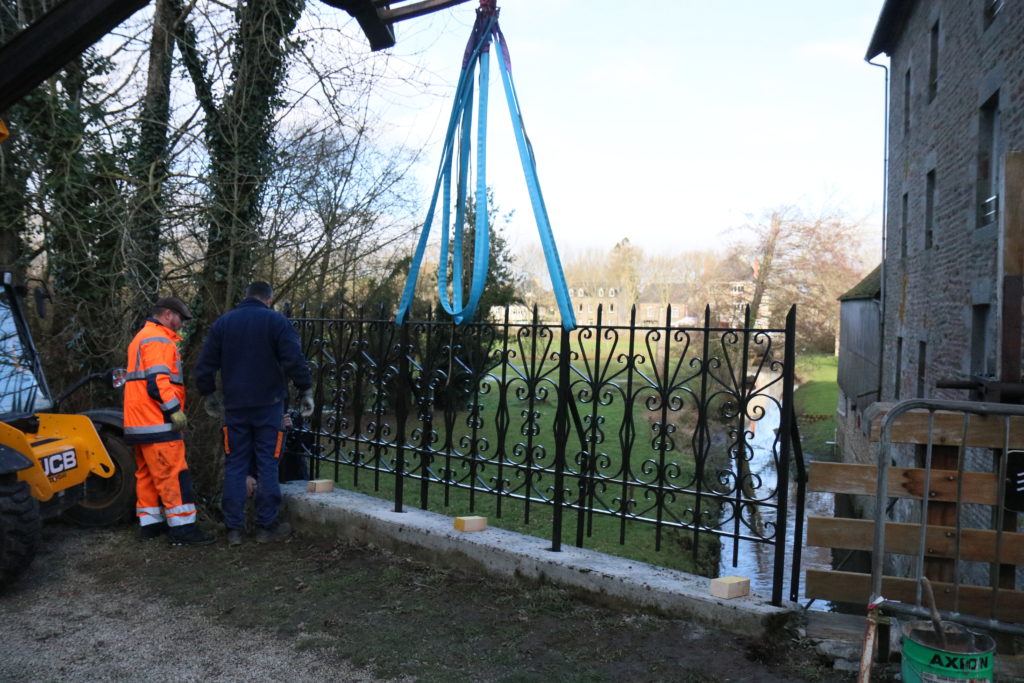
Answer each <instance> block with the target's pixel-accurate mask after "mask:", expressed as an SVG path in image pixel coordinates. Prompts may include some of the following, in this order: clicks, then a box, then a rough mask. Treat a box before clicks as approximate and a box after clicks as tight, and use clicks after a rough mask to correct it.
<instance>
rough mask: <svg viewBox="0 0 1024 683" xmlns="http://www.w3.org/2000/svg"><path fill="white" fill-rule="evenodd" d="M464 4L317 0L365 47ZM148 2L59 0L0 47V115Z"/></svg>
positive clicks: (452, 0) (388, 43) (387, 43)
mask: <svg viewBox="0 0 1024 683" xmlns="http://www.w3.org/2000/svg"><path fill="white" fill-rule="evenodd" d="M467 1H468V0H418V1H414V2H402V1H401V0H399V1H394V0H386V1H384V0H323V2H324V3H325V4H328V5H331V6H332V7H337V8H338V9H343V10H345V11H346V12H348V13H349V14H350V15H352V17H353V18H355V20H356V21H357V22H358V23H359V27H360V28H361V29H362V31H363V33H364V34H365V35H366V38H367V40H368V41H369V43H370V49H372V50H383V49H385V48H389V47H392V46H393V45H394V44H395V32H394V28H393V25H394V24H395V23H396V22H399V21H403V20H405V19H412V18H414V17H420V16H423V15H425V14H430V13H431V12H436V11H438V10H442V9H446V8H448V7H454V6H455V5H460V4H462V3H464V2H467ZM148 4H149V0H64V1H63V2H59V3H57V4H55V5H54V6H53V7H52V8H51V9H50V11H49V12H47V13H46V14H44V15H43V16H41V17H40V18H39V19H37V20H36V21H34V22H33V23H32V24H31V25H29V26H28V27H27V28H25V29H24V30H23V31H21V32H19V33H18V34H16V35H15V36H13V37H12V38H11V39H10V40H8V41H7V42H6V43H5V44H3V45H0V114H2V113H3V112H4V111H6V110H7V109H8V108H9V107H10V106H11V105H12V104H14V103H15V102H18V101H19V100H20V99H21V98H22V97H24V96H25V95H27V94H28V92H29V91H30V90H32V89H33V88H35V87H36V86H38V85H39V84H40V83H42V82H43V81H45V80H46V79H47V78H49V77H50V76H52V75H53V74H54V73H56V72H57V71H59V70H60V69H61V68H63V67H64V65H65V64H67V63H68V62H70V61H71V60H72V59H74V58H75V57H76V56H78V55H79V54H81V53H82V52H84V51H85V50H86V49H88V48H89V47H90V46H91V45H93V44H95V43H96V42H97V41H98V40H100V39H101V38H102V37H103V36H105V35H106V34H108V33H110V31H112V30H113V29H114V28H115V27H117V26H118V24H120V23H121V22H123V21H125V20H126V19H128V17H130V16H132V15H133V14H135V13H136V12H137V11H139V10H140V9H142V8H143V7H145V6H146V5H148Z"/></svg>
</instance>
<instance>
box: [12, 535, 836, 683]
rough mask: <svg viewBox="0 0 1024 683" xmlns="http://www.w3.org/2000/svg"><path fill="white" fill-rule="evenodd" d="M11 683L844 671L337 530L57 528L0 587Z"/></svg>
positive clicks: (790, 646) (713, 676)
mask: <svg viewBox="0 0 1024 683" xmlns="http://www.w3.org/2000/svg"><path fill="white" fill-rule="evenodd" d="M0 617H2V618H0V680H11V681H15V680H16V681H57V680H89V681H107V680H126V679H132V680H147V681H165V680H166V681H171V680H173V681H200V680H204V681H205V680H217V681H243V680H245V681H272V680H288V681H307V680H308V681H312V680H325V679H333V680H342V681H377V680H403V681H413V680H418V681H541V680H543V681H551V680H557V681H692V682H698V681H700V682H704V681H706V682H713V681H797V680H828V681H834V680H842V678H840V677H839V676H838V675H837V674H836V673H835V672H833V671H831V670H828V669H824V668H822V667H821V665H820V663H819V662H818V661H817V660H816V658H815V656H814V654H813V652H812V651H811V650H810V649H809V648H807V647H805V646H803V644H801V643H797V642H794V641H792V640H791V639H789V638H788V637H787V636H780V638H779V640H778V641H777V642H772V643H765V642H757V641H752V640H750V639H745V638H741V637H737V636H733V635H730V634H726V633H721V632H716V631H710V630H707V629H704V628H700V627H698V626H696V625H694V624H690V623H686V622H683V621H680V620H672V619H663V618H660V617H657V616H652V615H646V614H641V613H624V612H622V611H621V610H613V609H607V608H604V607H600V606H596V605H593V604H590V603H588V602H585V601H583V600H581V599H578V598H577V597H575V596H573V595H571V594H570V593H568V592H566V591H564V590H561V589H558V588H554V587H551V586H536V585H527V584H520V583H517V582H509V581H499V580H496V579H494V578H491V577H486V576H480V575H475V574H469V573H463V572H458V571H451V570H442V569H437V568H433V567H431V566H428V565H425V564H423V563H420V562H415V561H412V560H408V559H405V558H403V557H400V556H396V555H393V554H389V553H386V552H383V551H381V550H379V549H376V548H373V547H366V546H357V545H353V544H350V543H347V542H344V541H339V540H336V539H313V538H302V537H298V538H292V539H290V540H289V541H288V542H286V543H281V544H276V545H257V544H255V543H252V542H251V541H249V542H247V543H245V544H244V545H243V546H242V547H240V548H233V549H228V548H227V547H226V545H225V543H224V540H223V537H221V538H220V539H219V541H218V543H217V545H213V546H208V547H204V548H168V547H167V546H166V545H165V544H164V543H163V542H162V541H151V542H147V543H140V542H139V541H137V540H136V537H135V530H134V529H132V528H129V527H122V528H117V529H112V530H91V529H81V528H77V527H73V526H69V525H66V524H61V523H53V522H51V523H48V524H47V525H46V527H45V531H44V542H43V548H42V550H41V552H40V554H39V555H38V556H37V558H36V561H35V563H34V564H33V566H32V567H31V568H30V569H29V572H28V574H27V575H26V576H25V577H24V578H23V579H22V580H20V581H19V582H18V583H16V584H15V585H14V586H12V587H11V588H9V589H8V591H7V592H6V593H5V594H3V595H0Z"/></svg>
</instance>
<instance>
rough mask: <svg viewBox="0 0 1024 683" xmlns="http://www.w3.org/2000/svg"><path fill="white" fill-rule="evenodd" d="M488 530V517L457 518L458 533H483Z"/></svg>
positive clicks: (456, 527) (456, 528)
mask: <svg viewBox="0 0 1024 683" xmlns="http://www.w3.org/2000/svg"><path fill="white" fill-rule="evenodd" d="M486 528H487V518H486V517H456V518H455V530H456V531H483V530H484V529H486Z"/></svg>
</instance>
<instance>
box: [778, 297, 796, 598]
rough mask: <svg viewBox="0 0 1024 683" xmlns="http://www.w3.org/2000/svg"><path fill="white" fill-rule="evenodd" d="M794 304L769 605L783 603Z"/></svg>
mask: <svg viewBox="0 0 1024 683" xmlns="http://www.w3.org/2000/svg"><path fill="white" fill-rule="evenodd" d="M795 336H796V305H794V306H793V307H792V308H790V309H789V313H788V314H787V315H786V347H785V349H786V350H785V360H784V361H783V366H784V367H783V368H782V415H780V416H779V426H780V429H779V473H778V490H777V491H776V496H777V498H776V502H777V503H778V506H779V507H778V513H777V515H776V523H775V567H774V571H773V572H772V604H773V605H775V606H776V607H778V606H780V605H781V604H782V586H783V583H784V582H785V570H786V524H787V517H788V514H789V509H788V506H789V455H790V452H791V441H790V440H791V439H792V436H793V429H792V426H793V419H794V418H793V374H794V367H793V365H794V363H795V362H796V344H795Z"/></svg>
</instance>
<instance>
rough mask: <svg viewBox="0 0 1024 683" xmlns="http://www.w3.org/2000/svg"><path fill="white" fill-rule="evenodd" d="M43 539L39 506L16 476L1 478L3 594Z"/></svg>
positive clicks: (0, 584)
mask: <svg viewBox="0 0 1024 683" xmlns="http://www.w3.org/2000/svg"><path fill="white" fill-rule="evenodd" d="M41 535H42V520H41V519H40V516H39V503H38V501H36V499H35V498H33V497H32V494H31V493H30V491H29V487H28V484H26V483H25V482H23V481H18V476H17V475H16V474H4V475H0V591H2V590H3V589H4V588H6V587H7V585H8V584H10V583H11V582H12V581H14V580H15V579H16V578H18V575H19V574H21V573H22V572H23V571H25V569H26V568H27V567H28V565H29V564H30V563H31V562H32V558H34V557H35V555H36V548H37V547H38V546H39V539H40V536H41Z"/></svg>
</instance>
